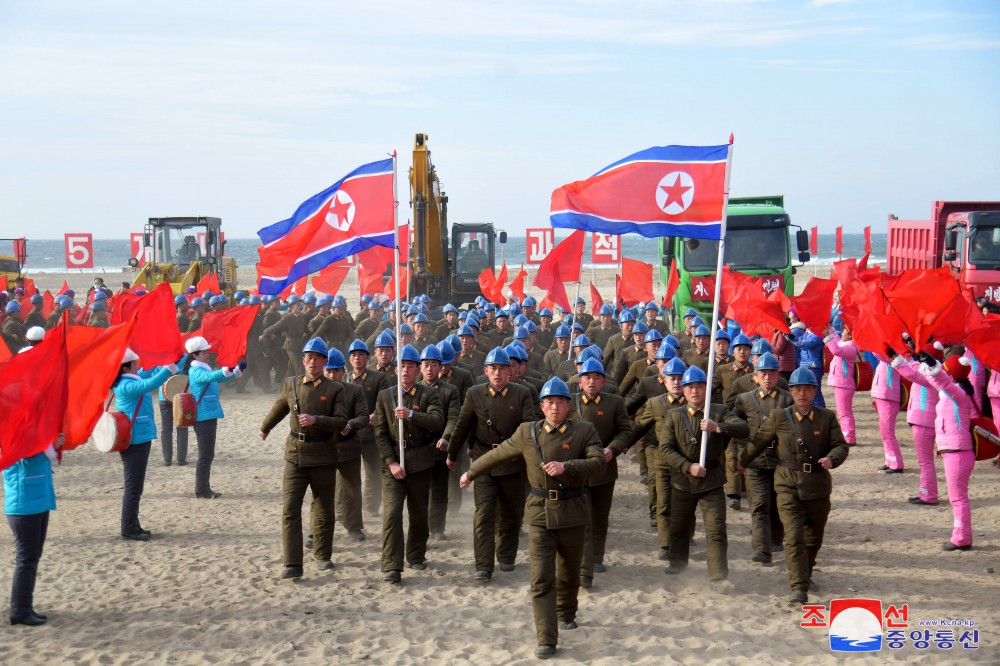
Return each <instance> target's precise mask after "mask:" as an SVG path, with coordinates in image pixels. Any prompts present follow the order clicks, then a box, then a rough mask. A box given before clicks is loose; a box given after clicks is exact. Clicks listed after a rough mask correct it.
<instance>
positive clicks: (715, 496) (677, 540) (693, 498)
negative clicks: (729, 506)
mask: <svg viewBox="0 0 1000 666" xmlns="http://www.w3.org/2000/svg"><path fill="white" fill-rule="evenodd" d="M674 473H675V474H679V472H676V471H674ZM671 490H672V494H671V498H670V541H669V548H670V566H671V567H686V566H687V563H688V555H689V552H690V548H691V529H692V525H693V524H694V520H695V509H697V507H698V505H699V504H700V505H701V515H702V520H703V521H704V523H705V539H706V541H707V547H708V578H709V580H713V581H715V580H725V579H726V578H727V577H728V576H729V540H728V537H727V535H726V494H725V491H724V490H723V488H722V486H719V487H718V488H712V489H711V490H706V491H703V492H699V493H690V492H687V491H686V490H679V489H677V488H672V489H671Z"/></svg>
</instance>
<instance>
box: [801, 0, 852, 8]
mask: <svg viewBox="0 0 1000 666" xmlns="http://www.w3.org/2000/svg"><path fill="white" fill-rule="evenodd" d="M851 4H854V0H809V6H810V7H817V8H821V7H830V6H831V5H851Z"/></svg>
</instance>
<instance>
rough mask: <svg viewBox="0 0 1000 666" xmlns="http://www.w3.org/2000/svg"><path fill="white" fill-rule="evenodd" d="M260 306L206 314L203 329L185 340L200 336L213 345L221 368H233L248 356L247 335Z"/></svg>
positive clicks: (187, 335) (188, 335)
mask: <svg viewBox="0 0 1000 666" xmlns="http://www.w3.org/2000/svg"><path fill="white" fill-rule="evenodd" d="M259 310H260V304H259V303H258V304H257V305H252V306H246V305H243V306H240V307H236V308H227V309H225V310H221V311H219V312H206V313H205V316H204V317H203V318H202V320H201V328H200V329H198V330H197V331H194V332H193V333H188V334H186V335H185V336H184V338H185V339H188V338H192V337H194V336H196V335H200V336H201V337H203V338H205V339H206V340H207V341H208V344H210V345H212V352H213V353H215V354H218V359H217V360H218V362H219V365H220V366H224V367H227V368H228V367H232V366H234V365H236V364H237V363H239V362H240V359H242V358H245V357H246V355H247V334H248V333H249V332H250V327H251V326H252V325H253V321H254V318H255V317H256V316H257V312H258V311H259Z"/></svg>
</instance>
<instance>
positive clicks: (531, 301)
mask: <svg viewBox="0 0 1000 666" xmlns="http://www.w3.org/2000/svg"><path fill="white" fill-rule="evenodd" d="M536 305H538V301H536V300H535V297H534V296H525V297H524V300H522V301H521V307H525V308H533V307H535V306H536Z"/></svg>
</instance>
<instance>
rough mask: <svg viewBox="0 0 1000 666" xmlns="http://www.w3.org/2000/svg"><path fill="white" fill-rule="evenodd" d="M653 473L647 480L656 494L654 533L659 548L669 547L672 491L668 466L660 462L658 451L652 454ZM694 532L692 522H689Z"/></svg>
mask: <svg viewBox="0 0 1000 666" xmlns="http://www.w3.org/2000/svg"><path fill="white" fill-rule="evenodd" d="M653 461H654V463H653V473H652V476H651V477H650V479H649V482H650V483H651V484H654V486H655V493H656V532H657V536H658V537H659V538H660V548H669V547H670V499H671V497H673V489H672V486H671V484H670V475H671V473H672V472H671V470H670V466H669V465H667V464H665V463H663V462H662V461H661V460H660V453H659V450H657V452H656V453H655V454H653ZM691 530H692V532H693V531H694V521H693V520H692V521H691Z"/></svg>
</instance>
